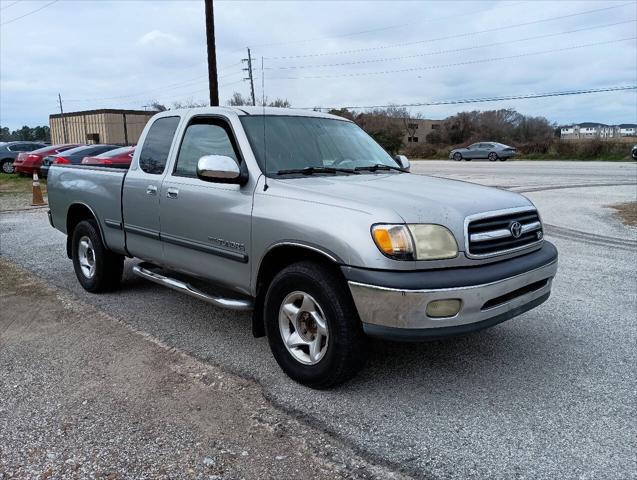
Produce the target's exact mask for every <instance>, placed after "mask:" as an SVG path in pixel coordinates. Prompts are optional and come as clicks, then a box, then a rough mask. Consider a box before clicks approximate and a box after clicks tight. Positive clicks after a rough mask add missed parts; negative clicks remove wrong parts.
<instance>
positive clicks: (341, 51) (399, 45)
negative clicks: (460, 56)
mask: <svg viewBox="0 0 637 480" xmlns="http://www.w3.org/2000/svg"><path fill="white" fill-rule="evenodd" d="M633 4H634V2H628V3H622V4H619V5H611V6H609V7H603V8H596V9H593V10H585V11H583V12H577V13H570V14H568V15H559V16H556V17H548V18H543V19H540V20H533V21H531V22H523V23H514V24H511V25H503V26H499V27H494V28H488V29H486V30H477V31H474V32H465V33H459V34H455V35H448V36H446V37H437V38H428V39H425V40H417V41H413V42H403V43H395V44H392V45H379V46H376V47H366V48H357V49H352V50H340V51H337V52H320V53H307V54H302V55H287V56H280V57H267V58H268V60H290V59H295V58H309V57H324V56H329V55H347V54H352V53H362V52H369V51H373V50H386V49H388V48H399V47H408V46H411V45H420V44H423V43H430V42H438V41H441V40H450V39H453V38H463V37H470V36H473V35H478V34H481V33H490V32H499V31H502V30H509V29H512V28H517V27H525V26H528V25H536V24H538V23H545V22H552V21H554V20H560V19H563V18H572V17H577V16H581V15H588V14H589V13H597V12H602V11H606V10H611V9H614V8H621V7H625V6H626V5H633Z"/></svg>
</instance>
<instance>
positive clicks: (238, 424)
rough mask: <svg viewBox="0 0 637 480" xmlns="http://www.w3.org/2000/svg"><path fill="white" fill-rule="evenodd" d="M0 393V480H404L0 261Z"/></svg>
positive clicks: (247, 388)
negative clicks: (271, 479)
mask: <svg viewBox="0 0 637 480" xmlns="http://www.w3.org/2000/svg"><path fill="white" fill-rule="evenodd" d="M131 314H132V315H134V312H131ZM0 389H1V391H2V396H1V397H0V398H1V401H0V479H9V478H25V479H26V478H29V479H35V478H39V479H62V478H101V479H109V480H113V479H123V478H137V479H139V478H165V479H168V478H207V479H238V478H247V479H252V478H255V479H256V478H259V479H263V478H277V479H288V478H289V479H291V478H313V479H322V478H325V479H328V478H330V479H333V478H356V479H358V478H383V479H385V478H405V477H404V476H403V475H402V474H400V473H396V472H393V471H391V469H390V467H387V466H381V465H376V464H374V463H372V462H371V461H369V460H367V459H364V458H362V457H360V456H359V455H358V454H356V453H355V452H354V451H352V449H350V448H349V447H348V446H347V445H345V444H343V443H341V442H340V441H338V440H336V439H334V438H331V437H330V436H328V435H327V434H325V433H323V432H320V431H317V430H316V429H314V428H312V427H309V426H307V425H304V424H303V423H301V422H300V421H298V420H296V419H294V418H293V417H291V416H290V415H289V414H287V413H285V412H281V411H279V410H277V409H275V408H274V407H273V406H271V405H270V404H269V403H268V402H267V401H266V400H265V399H264V397H263V395H262V393H261V391H260V389H259V387H258V386H257V385H256V384H255V383H253V382H251V381H248V380H245V379H242V378H240V377H236V376H232V375H229V374H227V373H224V372H223V371H222V370H220V369H217V368H215V367H213V366H211V365H207V364H203V363H201V362H199V361H197V360H195V359H193V358H192V357H189V356H187V355H185V354H182V353H180V352H179V351H176V350H175V349H172V348H168V347H166V346H165V345H163V344H162V343H161V342H159V341H157V340H155V339H153V338H152V337H149V336H148V335H146V334H142V333H139V332H136V331H133V330H132V329H131V328H130V327H128V326H126V325H124V324H123V323H120V322H118V321H117V320H114V319H112V318H110V317H109V316H107V315H106V314H104V313H102V312H100V311H98V310H96V309H95V308H94V307H92V306H89V305H87V304H84V303H81V302H80V301H77V300H75V299H74V298H72V297H71V295H70V294H68V293H65V292H63V291H60V290H57V289H53V288H50V287H48V286H47V285H46V284H44V283H43V282H42V281H40V280H39V279H37V278H36V277H34V276H32V275H30V274H27V273H25V272H24V271H22V270H21V269H19V268H18V267H16V266H14V265H13V264H12V263H10V262H8V261H7V260H5V259H3V258H1V257H0ZM308 395H312V391H311V390H308Z"/></svg>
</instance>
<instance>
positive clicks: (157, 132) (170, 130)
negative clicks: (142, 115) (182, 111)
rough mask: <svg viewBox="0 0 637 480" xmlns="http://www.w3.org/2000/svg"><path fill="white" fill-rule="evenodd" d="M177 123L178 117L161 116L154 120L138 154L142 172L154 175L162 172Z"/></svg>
mask: <svg viewBox="0 0 637 480" xmlns="http://www.w3.org/2000/svg"><path fill="white" fill-rule="evenodd" d="M178 125H179V117H163V118H159V119H157V120H155V123H153V125H152V126H151V127H150V130H148V135H146V139H145V140H144V146H143V147H142V151H141V154H140V155H139V166H140V168H141V169H142V170H143V171H144V172H146V173H152V174H155V175H161V174H162V173H164V168H165V167H166V161H167V160H168V154H169V153H170V146H171V145H172V143H173V138H174V136H175V132H176V131H177V126H178Z"/></svg>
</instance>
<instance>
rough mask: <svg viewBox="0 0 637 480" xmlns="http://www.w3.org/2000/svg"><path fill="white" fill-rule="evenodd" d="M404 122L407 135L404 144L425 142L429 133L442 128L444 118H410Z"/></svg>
mask: <svg viewBox="0 0 637 480" xmlns="http://www.w3.org/2000/svg"><path fill="white" fill-rule="evenodd" d="M401 121H403V122H404V128H405V136H404V137H403V145H408V144H410V143H424V142H426V141H427V135H428V134H429V133H431V132H435V131H437V130H440V128H442V120H429V119H425V118H408V119H406V120H401Z"/></svg>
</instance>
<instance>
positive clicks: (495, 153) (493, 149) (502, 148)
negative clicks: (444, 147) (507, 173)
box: [449, 142, 517, 162]
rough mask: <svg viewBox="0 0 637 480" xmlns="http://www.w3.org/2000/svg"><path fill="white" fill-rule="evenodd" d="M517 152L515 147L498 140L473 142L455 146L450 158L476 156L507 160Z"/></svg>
mask: <svg viewBox="0 0 637 480" xmlns="http://www.w3.org/2000/svg"><path fill="white" fill-rule="evenodd" d="M516 153H517V150H516V149H515V148H514V147H510V146H508V145H504V144H503V143H498V142H478V143H472V144H471V145H469V146H468V147H465V148H454V149H453V150H451V152H449V158H450V159H453V160H455V161H456V162H459V161H460V160H473V159H474V158H488V159H489V161H491V162H495V161H496V160H501V161H505V160H506V159H508V158H511V157H513V156H514V155H515V154H516Z"/></svg>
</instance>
